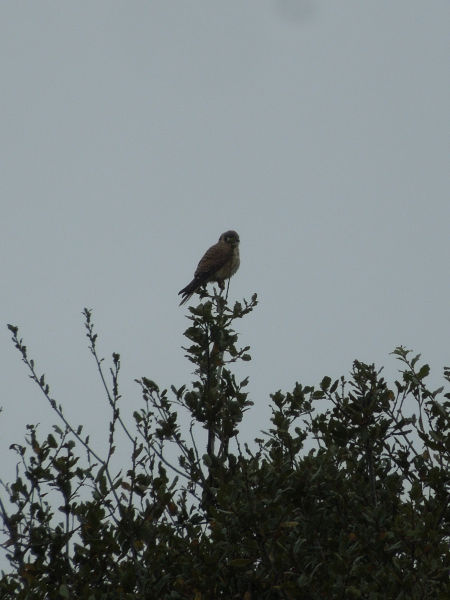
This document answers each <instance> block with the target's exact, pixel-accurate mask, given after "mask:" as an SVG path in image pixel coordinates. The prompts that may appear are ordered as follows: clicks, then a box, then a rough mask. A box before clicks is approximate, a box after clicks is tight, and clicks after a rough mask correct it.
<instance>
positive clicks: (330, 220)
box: [0, 0, 450, 476]
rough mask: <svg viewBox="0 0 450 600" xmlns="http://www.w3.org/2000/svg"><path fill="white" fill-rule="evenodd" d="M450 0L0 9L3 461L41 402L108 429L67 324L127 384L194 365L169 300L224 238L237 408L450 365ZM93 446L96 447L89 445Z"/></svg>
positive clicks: (252, 423) (173, 375)
mask: <svg viewBox="0 0 450 600" xmlns="http://www.w3.org/2000/svg"><path fill="white" fill-rule="evenodd" d="M449 16H450V15H449V4H448V2H444V1H439V0H433V1H431V2H423V1H419V0H399V1H397V2H392V1H391V0H389V1H388V0H376V1H366V2H361V1H360V0H354V1H350V0H346V1H341V2H336V0H317V1H313V0H309V1H307V0H303V1H300V0H299V1H298V2H295V0H290V1H289V0H283V1H282V0H278V1H277V0H253V1H242V0H236V1H232V0H227V1H226V2H217V1H211V0H203V1H195V0H192V1H190V2H183V1H178V2H175V1H168V0H158V1H146V2H144V1H133V2H117V1H107V2H106V1H99V0H97V1H96V2H80V1H77V2H56V1H55V2H48V1H42V0H41V1H40V2H17V1H7V0H4V1H3V2H2V3H1V5H0V68H1V74H2V76H1V79H2V93H1V95H0V105H1V140H2V143H1V149H0V151H1V160H0V169H1V177H0V185H1V209H2V210H1V217H2V218H1V220H0V240H1V245H2V256H3V260H2V266H1V270H2V291H1V316H2V319H1V321H2V327H3V330H2V333H1V336H0V339H1V344H0V360H1V375H2V377H1V387H2V394H1V400H0V405H1V406H3V409H4V411H3V413H2V414H1V415H0V454H1V455H2V457H3V458H2V473H1V474H0V476H5V474H6V475H8V474H11V473H12V466H13V465H14V460H15V459H14V458H13V457H12V456H11V454H6V453H7V448H8V446H9V444H10V443H12V442H18V441H20V440H21V439H22V438H23V432H24V427H25V424H26V423H29V422H37V421H39V422H41V423H42V428H43V431H46V430H47V429H48V427H49V425H50V424H51V423H54V422H55V417H54V416H53V414H52V413H51V410H50V408H49V407H48V406H47V405H46V404H45V399H44V398H41V397H40V395H39V394H38V391H37V390H35V389H34V387H33V386H32V384H31V382H30V381H29V379H27V375H26V372H25V370H24V365H22V364H21V363H20V359H19V356H18V354H17V352H16V351H15V350H14V348H13V347H12V345H11V344H10V342H9V334H8V332H7V330H6V326H5V324H6V323H7V322H11V323H14V324H17V325H19V326H20V327H21V333H22V335H23V337H24V338H25V340H26V342H27V344H28V346H29V349H30V354H31V355H32V356H33V358H35V360H36V362H37V365H38V368H39V369H40V370H43V371H45V373H46V375H47V378H48V381H49V383H50V385H51V388H52V392H53V395H54V396H55V397H56V399H57V400H58V402H60V403H62V404H63V405H64V407H65V410H66V413H67V415H68V416H69V417H70V418H71V419H72V420H73V421H74V423H85V424H86V427H87V430H89V431H91V432H92V437H95V432H99V431H102V436H103V432H104V436H106V433H107V422H106V419H107V415H108V411H107V406H106V402H105V401H104V399H103V395H102V392H101V388H100V384H99V382H98V379H97V377H96V375H95V370H94V365H93V363H92V361H91V358H90V356H89V353H88V350H87V343H86V339H85V337H84V331H83V328H82V318H81V311H82V309H83V307H84V306H88V307H90V308H92V309H94V319H95V322H96V325H97V329H98V331H99V333H100V348H101V350H102V351H103V354H104V355H105V356H110V354H111V352H113V351H118V352H120V353H121V356H122V367H123V369H122V392H123V395H124V399H123V407H122V411H123V414H126V412H127V411H128V410H129V411H130V413H131V412H132V410H134V409H135V408H136V407H137V406H139V405H140V396H139V391H138V388H137V386H136V384H135V383H134V382H133V379H134V378H135V377H140V376H142V375H146V376H147V377H150V378H152V379H154V380H156V381H157V382H158V383H159V384H160V385H162V386H167V385H170V384H171V383H174V384H175V385H181V384H182V383H184V382H186V381H189V380H190V371H191V365H190V363H188V362H187V361H186V360H185V359H184V357H183V352H182V350H181V348H180V346H181V344H182V343H183V337H182V332H183V331H184V329H185V328H186V327H187V321H186V319H185V313H186V311H185V310H184V309H183V308H179V307H178V298H177V292H178V290H179V289H180V288H181V287H183V286H184V285H185V284H186V283H187V282H188V281H189V280H190V277H191V275H192V273H193V270H194V268H195V266H196V264H197V261H198V259H199V258H200V256H201V255H202V253H203V251H204V250H205V249H206V248H207V247H208V246H209V245H211V244H212V243H214V242H215V241H217V239H218V237H219V234H220V233H221V232H223V231H225V230H226V229H230V228H233V229H236V230H237V231H238V232H239V234H240V237H241V257H242V262H241V269H240V271H239V272H238V274H237V275H236V276H235V277H234V278H233V280H232V284H231V288H230V289H231V299H234V298H237V299H240V298H242V297H247V298H248V297H250V295H251V294H252V293H253V292H257V293H258V295H259V299H260V305H259V306H258V308H257V309H256V311H255V312H254V313H253V315H252V316H250V317H249V318H248V319H247V320H245V321H244V322H242V324H240V325H239V326H240V332H241V335H242V337H241V343H242V344H243V345H246V344H249V345H251V346H252V355H253V361H252V362H251V363H249V364H246V365H245V368H243V369H241V371H242V374H243V375H244V374H247V373H249V374H250V377H251V381H250V385H249V391H250V393H251V397H252V400H253V401H254V402H255V407H254V408H253V409H252V411H251V413H250V415H248V418H247V419H246V421H245V424H244V432H245V436H246V437H247V438H248V439H253V437H255V436H256V435H258V433H259V429H261V428H265V427H266V426H267V417H268V414H269V409H268V395H269V393H270V392H273V391H275V390H276V389H278V388H281V389H283V390H290V389H292V387H293V385H294V383H295V381H296V380H299V381H302V382H303V383H305V384H306V383H317V382H318V380H319V379H320V378H321V377H322V376H323V375H326V374H328V375H330V376H332V377H333V376H339V375H341V374H344V373H348V371H349V370H350V368H351V363H352V361H353V359H354V358H358V359H360V360H365V361H370V362H372V361H375V362H376V363H377V364H379V365H382V364H384V365H386V371H387V373H392V372H393V371H394V369H395V368H396V363H395V360H394V358H393V357H391V356H389V352H390V351H392V350H393V349H394V347H395V346H396V345H398V344H404V345H406V346H408V347H412V348H414V349H415V350H416V351H420V352H422V353H423V356H424V358H425V359H427V360H428V361H429V362H430V363H431V366H432V368H433V369H434V370H435V371H434V375H435V377H436V379H438V378H439V375H440V371H441V369H442V367H443V366H444V364H449V363H450V357H449V345H448V340H449V251H450V242H449V223H450V203H449V188H450V178H449V174H448V169H447V168H446V167H447V164H448V116H449V114H448V107H449V106H450V87H449V81H448V58H447V55H448V23H449ZM101 439H105V438H104V437H103V438H101Z"/></svg>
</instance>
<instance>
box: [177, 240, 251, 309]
mask: <svg viewBox="0 0 450 600" xmlns="http://www.w3.org/2000/svg"><path fill="white" fill-rule="evenodd" d="M239 262H240V259H239V236H238V234H237V233H236V232H235V231H232V230H231V231H225V233H222V235H221V236H220V238H219V241H218V242H217V244H214V246H211V248H209V249H208V250H207V251H206V252H205V254H204V255H203V257H202V259H201V260H200V262H199V263H198V266H197V269H196V270H195V273H194V279H193V280H192V281H191V282H190V283H188V284H187V286H186V287H184V288H183V289H182V290H180V291H179V292H178V295H181V296H182V297H183V298H182V300H181V302H180V306H181V305H182V304H184V303H185V302H186V300H189V298H190V297H191V296H192V294H193V293H194V292H196V291H197V290H198V288H199V287H201V286H202V285H204V284H205V283H208V282H209V281H217V283H218V284H219V285H220V287H221V289H223V288H224V285H225V284H224V281H225V280H226V279H229V278H230V277H231V276H232V275H234V274H235V273H236V271H237V270H238V268H239Z"/></svg>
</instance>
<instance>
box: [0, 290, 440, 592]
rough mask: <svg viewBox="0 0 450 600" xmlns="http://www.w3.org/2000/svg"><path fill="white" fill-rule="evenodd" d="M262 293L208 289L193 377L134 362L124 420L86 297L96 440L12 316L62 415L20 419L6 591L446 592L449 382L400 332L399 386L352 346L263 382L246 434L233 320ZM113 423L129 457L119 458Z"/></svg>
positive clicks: (240, 353)
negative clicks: (99, 421) (102, 431)
mask: <svg viewBox="0 0 450 600" xmlns="http://www.w3.org/2000/svg"><path fill="white" fill-rule="evenodd" d="M256 303H257V302H256V296H253V298H252V299H251V300H250V301H244V302H243V303H239V302H237V303H236V304H235V305H234V306H233V307H232V308H231V307H229V306H228V304H227V302H226V300H225V299H224V298H223V297H222V296H221V295H216V294H213V295H211V296H210V295H207V294H204V295H202V301H201V303H200V304H199V305H198V306H197V307H195V308H190V309H189V316H188V318H189V320H190V327H189V328H188V329H187V330H186V332H185V335H186V338H187V340H188V346H187V347H186V348H185V349H184V350H185V352H186V356H187V358H188V359H189V360H190V361H191V362H192V363H193V365H194V369H195V375H194V376H195V379H194V381H193V383H191V384H190V385H189V386H183V387H182V388H180V389H175V388H174V387H172V388H171V390H170V391H168V390H165V389H164V390H160V388H159V387H158V385H157V384H156V383H155V382H153V381H152V380H150V379H148V378H147V377H142V379H140V380H139V381H138V382H137V383H138V385H139V386H140V388H141V391H142V398H143V403H142V408H141V409H140V410H139V411H138V412H136V413H135V414H134V422H133V420H132V423H133V424H130V419H129V418H128V416H124V415H123V414H122V412H121V410H120V408H119V405H120V393H119V384H118V378H119V372H120V357H119V355H118V354H113V357H112V366H111V368H110V370H109V374H108V375H105V372H104V368H103V361H102V359H100V358H99V356H98V353H97V345H96V344H97V334H96V333H95V331H94V327H93V323H92V317H91V312H90V311H89V310H87V309H86V310H85V311H84V317H85V326H86V332H87V337H88V340H89V347H90V351H91V353H92V355H93V357H94V360H95V361H96V364H97V368H98V371H99V375H100V377H101V379H102V382H103V384H104V388H105V393H106V397H107V400H108V402H109V405H110V407H111V420H110V424H109V444H108V450H107V452H106V454H105V455H100V454H98V453H97V452H96V451H95V450H94V449H93V444H91V442H90V440H89V436H87V435H86V433H85V432H84V431H83V428H82V427H74V426H72V425H71V424H70V423H69V422H68V420H67V419H66V417H65V415H64V411H63V407H62V406H61V405H59V404H58V403H57V402H56V400H55V399H54V398H53V397H52V395H51V392H50V388H49V386H48V384H47V383H46V380H45V377H44V375H40V374H39V373H38V372H37V370H36V367H35V364H34V362H33V360H32V359H31V358H30V357H29V353H28V350H27V347H26V346H25V345H24V343H23V341H22V340H21V339H20V338H19V334H18V329H17V328H16V327H14V326H11V325H10V326H9V329H10V331H11V333H12V339H13V342H14V344H15V346H16V347H17V349H18V350H19V352H20V354H21V356H22V359H23V361H24V362H25V364H26V366H27V368H28V370H29V373H30V375H31V377H32V379H33V380H34V381H35V382H36V384H37V385H38V386H39V387H40V389H41V390H42V392H43V395H44V396H45V397H46V398H47V400H48V402H49V403H50V404H51V406H52V408H53V410H54V411H55V413H56V415H57V417H58V426H54V428H53V431H52V432H51V433H48V434H47V435H45V434H44V435H42V434H41V433H40V432H39V431H38V429H37V427H36V426H34V425H28V427H27V434H26V439H25V442H24V443H23V444H15V445H14V446H13V450H14V451H15V452H16V453H17V456H18V469H17V477H16V480H15V481H14V482H12V483H9V484H3V487H2V491H1V496H0V516H1V520H0V522H1V523H2V531H3V534H4V535H3V540H2V545H1V547H2V548H3V550H4V554H5V555H6V557H7V559H8V561H9V565H10V569H9V570H8V572H7V573H3V575H2V578H1V580H0V597H1V598H4V599H11V600H12V599H19V600H20V599H24V600H25V599H27V600H34V599H39V600H40V599H44V598H48V599H49V600H53V599H54V600H60V599H64V598H74V599H79V598H81V599H84V598H86V599H90V600H100V599H104V600H106V599H111V600H112V599H118V598H120V599H128V598H129V599H130V600H131V599H138V600H139V599H149V600H150V599H153V598H154V599H158V600H163V599H169V598H170V599H177V598H178V599H189V600H205V599H216V598H217V599H219V598H223V599H227V600H229V599H233V598H236V599H238V598H239V599H243V600H260V599H261V600H264V599H272V598H273V599H288V600H291V599H297V598H305V599H311V600H313V599H329V598H342V599H352V598H361V599H367V600H369V599H370V600H375V599H383V600H384V599H386V598H396V599H398V600H400V599H405V600H406V599H408V600H409V599H411V598H412V599H423V600H425V599H430V600H431V599H433V600H434V599H444V598H448V597H449V580H448V576H449V567H450V552H449V540H450V529H449V516H450V510H449V479H450V475H449V455H450V438H449V424H450V416H449V407H450V394H449V393H444V392H443V389H442V388H441V389H439V390H436V391H433V392H432V391H430V390H429V389H428V387H427V386H426V384H425V379H426V377H427V376H428V373H429V368H428V366H427V365H421V364H420V362H419V361H420V357H419V356H416V357H414V358H412V357H411V353H410V352H409V351H407V350H405V349H404V348H402V347H399V348H397V349H396V350H395V351H394V353H393V354H394V355H395V356H396V357H397V358H398V359H399V361H400V362H401V365H402V370H401V377H400V378H399V379H400V380H399V381H396V382H395V383H394V385H393V386H388V384H387V383H386V381H385V380H384V379H383V377H382V376H381V372H380V371H379V370H377V369H376V368H375V367H374V365H367V364H363V363H361V362H358V361H355V362H354V364H353V367H352V370H351V373H350V376H349V378H348V380H347V379H346V378H344V377H342V378H341V379H340V380H337V381H334V382H333V381H332V380H331V379H330V378H329V377H324V379H323V380H322V382H321V383H320V385H319V386H317V387H310V386H306V387H304V386H302V385H300V384H296V386H295V388H294V390H293V391H292V392H290V393H282V392H277V393H275V394H273V395H272V396H271V399H272V417H271V423H270V425H269V428H268V431H267V432H265V433H263V434H261V435H260V438H259V439H257V440H255V443H254V444H252V446H251V447H249V446H248V445H247V444H245V443H243V442H242V441H240V440H239V426H240V422H241V420H242V418H243V414H244V412H245V411H246V410H247V409H248V408H249V406H250V405H251V404H252V403H251V402H250V401H249V399H248V396H247V393H246V392H245V386H246V385H247V379H245V380H244V381H237V380H236V378H235V375H234V374H233V372H232V365H233V363H234V362H236V361H247V360H250V356H249V354H248V348H240V347H239V345H238V336H237V334H236V331H235V330H234V329H233V326H234V323H235V321H236V320H238V319H241V318H243V317H245V316H246V315H247V314H249V313H250V312H251V311H252V310H253V309H254V307H255V306H256ZM444 379H445V380H446V381H447V382H448V381H450V371H449V370H448V369H447V370H445V371H444ZM406 409H407V410H406ZM186 423H187V425H186ZM200 427H201V428H204V429H205V430H206V432H207V441H206V442H205V448H204V449H202V448H201V447H200V443H199V442H198V439H199V438H200V437H202V436H200V435H199V433H198V432H199V428H200ZM120 432H121V433H120ZM119 433H120V434H121V435H124V436H126V439H127V440H128V442H129V446H130V460H129V464H128V465H127V466H125V467H123V468H122V470H119V471H116V470H115V467H114V466H113V465H114V459H113V454H114V450H115V446H116V439H117V436H118V435H119ZM174 448H175V449H176V455H177V457H178V458H177V461H176V462H175V463H174V462H173V460H172V459H170V458H169V457H171V456H174ZM168 450H170V451H169V452H168Z"/></svg>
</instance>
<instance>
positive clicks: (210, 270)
mask: <svg viewBox="0 0 450 600" xmlns="http://www.w3.org/2000/svg"><path fill="white" fill-rule="evenodd" d="M232 253H233V248H232V247H231V246H230V245H229V244H224V243H221V242H218V243H217V244H214V246H211V248H209V249H208V250H207V251H206V252H205V254H204V255H203V257H202V259H201V260H200V262H199V263H198V266H197V269H196V271H195V274H194V277H195V278H196V279H199V280H204V281H206V280H207V279H208V278H209V277H212V276H213V275H214V273H216V272H217V271H218V270H219V269H221V268H222V267H223V266H224V265H225V264H226V263H227V261H229V260H230V258H231V256H232Z"/></svg>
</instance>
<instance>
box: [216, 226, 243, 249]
mask: <svg viewBox="0 0 450 600" xmlns="http://www.w3.org/2000/svg"><path fill="white" fill-rule="evenodd" d="M219 242H225V243H227V244H230V246H238V245H239V242H240V240H239V236H238V234H237V233H236V231H233V230H232V229H230V231H225V233H222V235H221V236H220V238H219Z"/></svg>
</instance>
